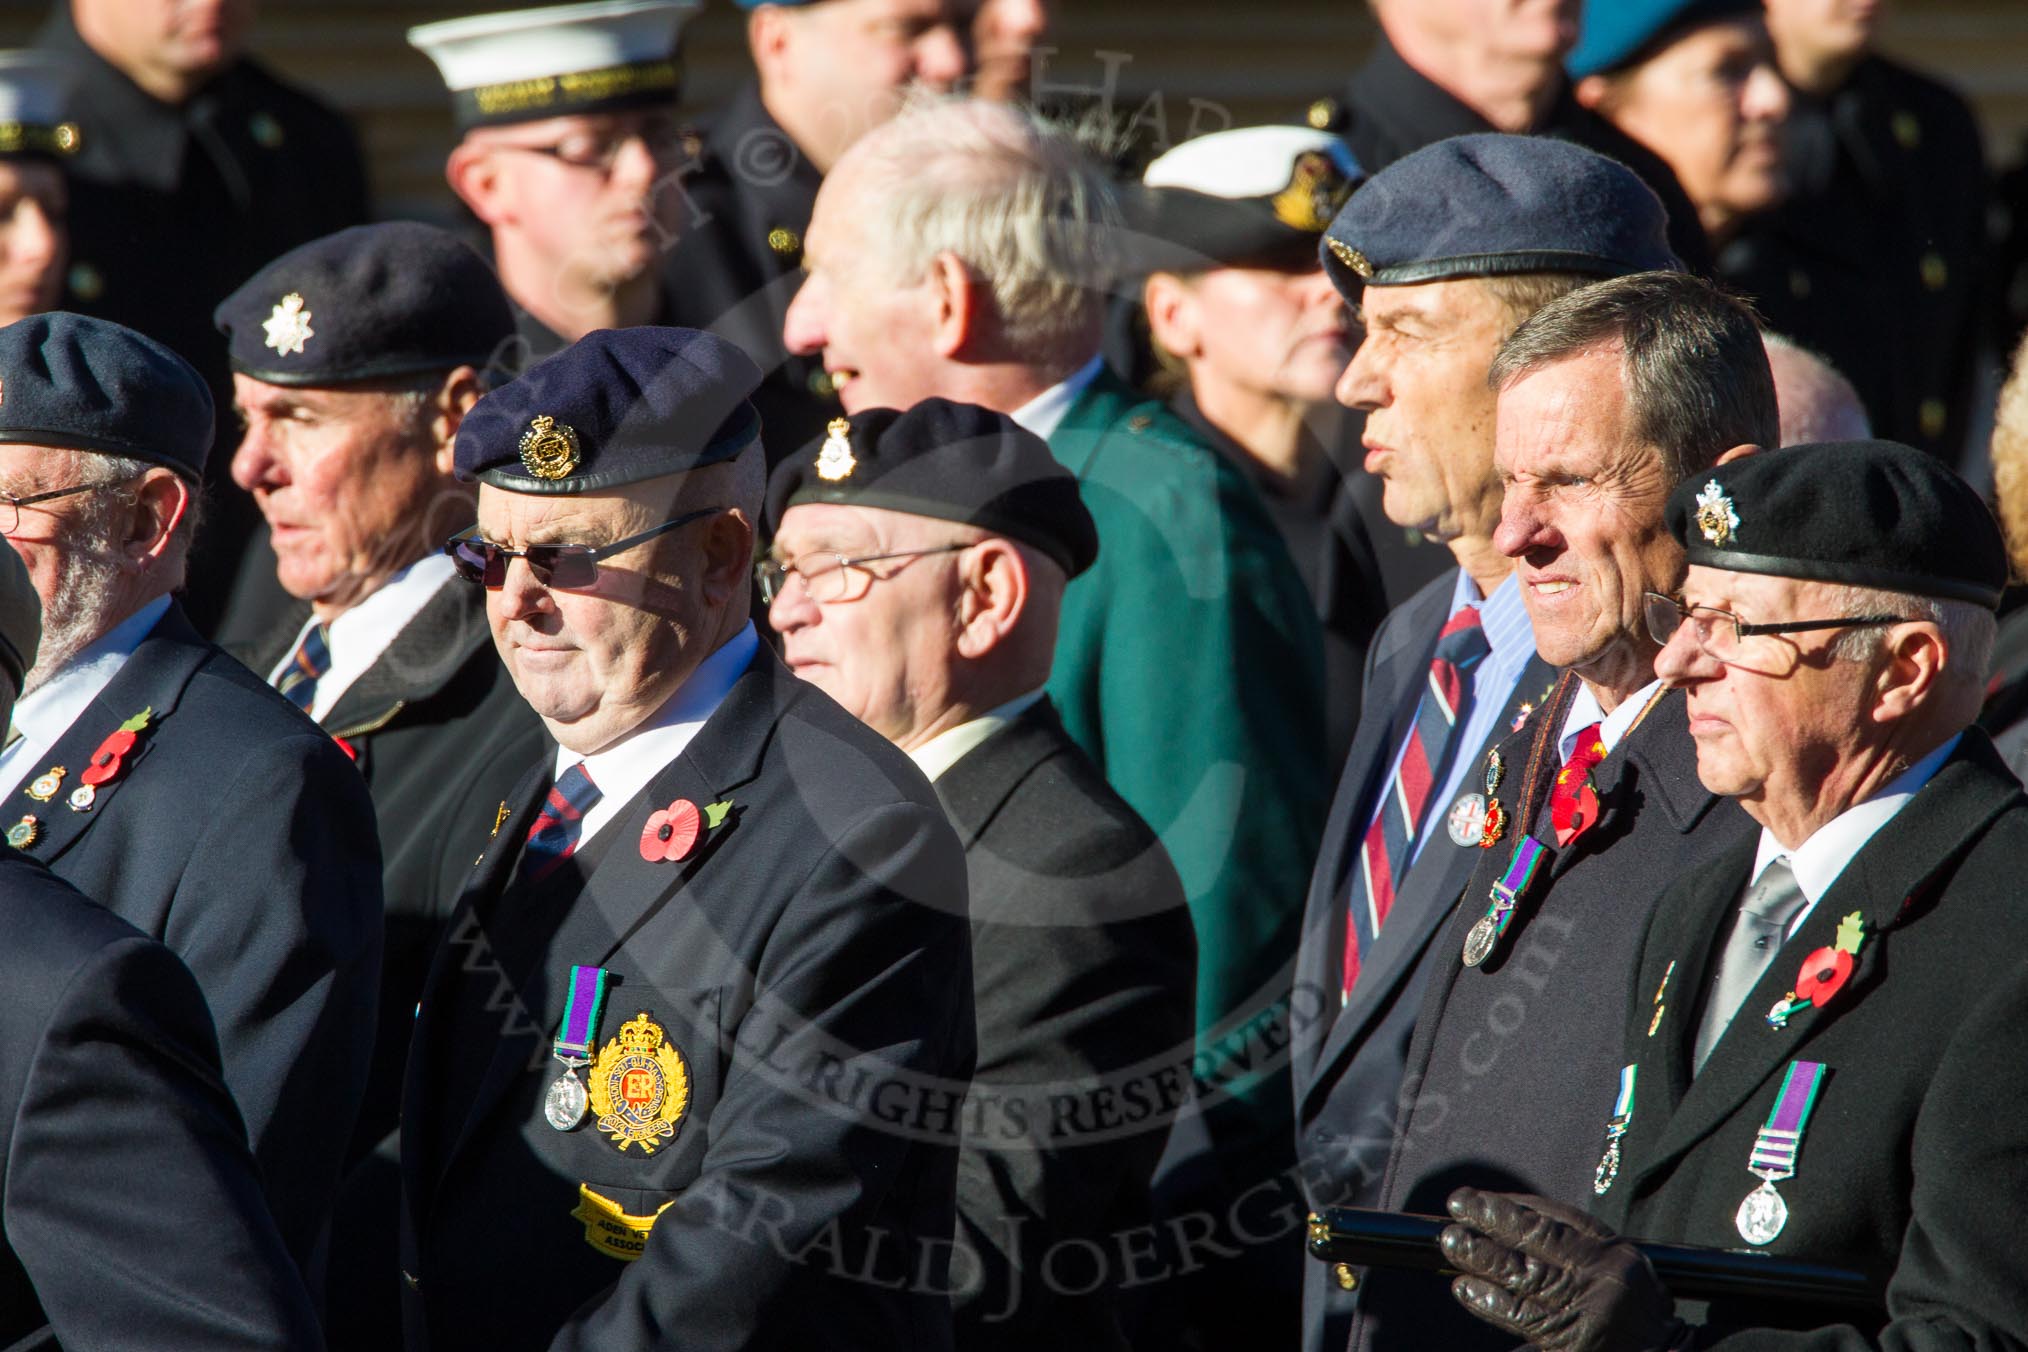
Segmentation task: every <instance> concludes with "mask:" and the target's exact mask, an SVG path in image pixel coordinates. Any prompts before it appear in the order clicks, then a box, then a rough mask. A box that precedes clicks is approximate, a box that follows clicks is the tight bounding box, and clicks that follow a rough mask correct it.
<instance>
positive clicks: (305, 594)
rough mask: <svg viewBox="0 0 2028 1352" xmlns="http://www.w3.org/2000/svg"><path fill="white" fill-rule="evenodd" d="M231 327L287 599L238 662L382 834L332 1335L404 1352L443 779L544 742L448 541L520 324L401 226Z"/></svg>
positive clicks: (466, 497) (335, 1266) (260, 280)
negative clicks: (330, 748) (466, 460)
mask: <svg viewBox="0 0 2028 1352" xmlns="http://www.w3.org/2000/svg"><path fill="white" fill-rule="evenodd" d="M216 319H217V323H218V327H219V329H220V331H221V332H222V333H223V334H224V335H225V339H226V347H227V351H228V355H229V357H230V360H231V362H232V368H233V377H232V379H233V396H234V398H233V402H234V405H235V411H236V412H237V413H238V415H239V422H240V426H241V429H242V430H241V434H240V442H239V447H238V449H237V451H236V452H235V453H234V455H233V467H232V473H233V479H234V481H235V482H236V483H238V484H239V485H240V486H241V487H242V488H244V489H246V490H247V491H248V492H249V493H251V494H252V495H253V499H254V502H255V504H256V505H258V506H259V507H260V509H261V514H262V515H263V516H264V517H266V518H267V523H268V535H269V538H270V540H271V542H272V549H271V550H267V551H262V553H263V556H264V559H263V561H264V562H265V563H266V565H267V566H268V568H269V569H271V570H272V573H271V576H272V578H273V579H274V580H275V581H276V582H277V583H278V585H279V590H280V591H281V592H282V593H283V594H284V596H285V597H286V600H287V605H286V607H284V608H282V609H281V610H280V612H279V613H278V614H275V615H273V616H270V617H268V619H267V622H266V624H265V625H263V626H259V627H254V622H255V621H256V620H257V618H258V617H257V616H255V615H252V614H247V615H244V616H238V615H236V616H234V617H233V618H234V619H236V620H241V621H243V622H244V623H246V624H247V626H248V627H249V628H253V632H252V633H251V634H250V635H249V636H248V638H247V640H246V641H245V642H243V643H242V644H241V645H239V646H238V648H237V650H236V651H237V652H238V653H239V654H240V655H243V656H244V657H245V658H246V660H247V663H248V665H249V666H251V667H252V668H253V669H254V671H255V672H257V673H259V674H261V675H263V676H265V677H266V678H267V680H268V683H269V684H270V685H273V686H274V687H275V688H276V689H278V690H280V691H281V692H282V693H283V694H284V695H285V696H287V697H288V699H289V701H290V702H291V703H293V704H295V705H296V706H297V707H298V708H300V709H302V710H303V711H304V712H305V713H307V714H309V715H310V716H311V717H312V718H314V719H315V720H316V721H317V723H318V725H319V726H321V727H323V728H324V729H325V730H326V731H327V732H329V733H330V734H331V735H332V736H333V737H335V738H337V739H338V740H339V741H340V743H341V744H343V745H344V746H345V747H347V748H348V749H349V750H350V751H351V753H352V756H353V760H354V763H355V764H357V765H358V767H359V772H360V774H361V775H362V776H363V777H364V778H365V780H366V786H367V788H368V790H369V791H370V792H371V793H372V795H373V805H374V810H375V812H376V814H377V815H378V817H379V823H380V853H381V879H382V890H383V892H384V894H385V901H386V914H385V917H384V921H383V923H384V925H385V930H386V944H385V951H384V954H383V957H382V961H381V975H380V1019H379V1034H378V1041H377V1043H376V1045H375V1048H374V1055H373V1073H372V1077H371V1079H370V1080H369V1082H368V1085H367V1094H366V1102H365V1104H364V1105H362V1107H361V1109H360V1114H359V1122H358V1125H357V1126H356V1128H355V1129H354V1133H353V1143H352V1150H351V1153H350V1157H349V1158H348V1160H347V1166H348V1174H347V1179H346V1183H345V1187H344V1191H343V1193H342V1197H343V1199H344V1200H343V1201H342V1203H341V1207H340V1211H339V1213H338V1216H337V1218H336V1221H335V1229H334V1240H335V1242H334V1244H333V1246H332V1271H331V1294H332V1300H331V1302H330V1310H331V1321H332V1322H331V1333H332V1338H333V1341H335V1342H345V1343H356V1344H358V1345H362V1346H367V1345H375V1344H386V1343H389V1342H392V1341H395V1340H398V1339H399V1337H400V1333H399V1327H400V1310H399V1304H398V1296H399V1290H400V1280H399V1268H398V1266H397V1264H396V1261H395V1253H394V1238H395V1231H396V1215H397V1211H398V1208H399V1197H400V1185H399V1181H398V1180H399V1170H398V1164H399V1158H400V1156H399V1151H398V1147H397V1145H396V1142H395V1124H396V1118H397V1117H398V1116H399V1111H400V1106H401V1068H402V1063H403V1061H404V1059H405V1058H406V1056H407V1052H408V1032H409V1023H410V1019H411V1016H412V1013H413V1011H414V1009H415V1002H416V997H417V996H418V995H420V994H421V993H422V983H423V977H424V975H425V974H426V973H427V972H428V971H429V963H430V955H431V954H432V953H434V952H435V951H436V945H437V940H438V938H439V937H440V936H441V934H442V931H443V922H444V920H445V918H446V917H447V916H448V915H449V912H450V906H451V904H452V903H453V902H454V901H455V900H456V898H457V895H458V892H459V890H460V889H461V887H462V885H463V882H464V874H465V871H466V870H467V869H469V868H470V867H471V862H472V852H473V851H474V850H475V849H476V848H477V841H476V840H475V839H470V838H468V834H469V833H467V834H465V835H461V834H460V832H459V831H458V829H457V827H458V825H459V824H460V822H459V820H458V819H457V818H455V817H454V816H453V815H452V814H453V809H454V805H455V802H456V797H455V795H453V794H449V793H446V791H445V787H446V785H456V786H459V788H460V789H461V790H462V789H464V788H466V787H468V786H478V785H489V786H490V787H491V788H492V791H493V792H494V794H495V795H496V796H497V795H498V794H501V793H504V792H506V791H507V789H508V788H509V787H511V786H512V785H513V783H514V781H515V780H516V779H517V778H519V777H520V776H521V774H522V772H523V771H525V770H526V769H527V768H528V766H530V765H531V764H533V763H534V762H535V760H536V759H537V757H539V756H540V755H541V754H542V750H543V746H544V740H543V734H542V725H541V724H540V723H539V722H537V720H536V718H535V715H534V714H533V713H531V712H530V711H529V708H528V705H527V703H526V702H525V701H524V700H523V699H522V698H521V696H520V695H519V693H517V692H516V691H515V689H514V683H513V682H512V681H510V680H509V679H508V678H507V674H506V672H504V671H503V670H501V667H500V661H499V658H498V657H496V656H495V655H494V652H493V642H492V636H491V634H490V633H489V632H488V630H487V626H486V603H485V599H484V597H483V596H482V595H481V594H480V593H479V592H478V591H477V590H476V589H474V588H472V587H470V586H467V585H466V584H465V583H464V582H463V581H461V580H460V579H458V578H457V577H456V576H455V575H454V565H453V564H452V562H451V560H450V559H448V558H446V557H444V554H443V552H442V549H441V546H442V544H443V540H444V537H445V536H446V535H448V534H450V533H451V532H452V531H453V530H457V529H461V528H462V527H464V526H467V525H469V524H470V523H471V520H472V510H473V508H472V499H473V490H472V488H471V486H470V485H469V484H461V483H459V482H458V481H457V480H456V479H455V478H454V477H453V475H452V473H451V455H452V450H451V447H452V440H453V438H454V437H455V436H456V435H457V430H458V426H459V424H460V423H461V422H462V421H463V420H464V416H465V414H466V413H468V412H469V411H470V410H471V408H472V405H473V404H474V403H476V402H477V401H478V399H479V397H480V396H481V395H482V394H484V393H485V389H486V372H487V370H488V367H489V365H490V363H491V361H492V358H493V356H494V354H495V353H496V351H497V350H498V348H499V346H500V344H502V343H503V342H506V341H508V340H510V339H511V338H512V336H513V333H514V317H513V313H512V311H511V310H510V309H509V307H508V304H507V299H506V297H505V296H504V295H502V294H501V291H500V284H499V282H498V281H497V280H495V278H494V276H493V270H492V269H491V268H489V267H487V266H486V263H485V260H483V259H482V258H480V257H479V256H478V255H477V254H475V253H474V252H473V251H472V250H471V249H470V248H469V247H467V246H466V245H465V244H464V243H462V242H461V241H459V240H458V239H457V237H456V236H454V235H451V234H450V233H448V232H446V231H443V230H439V229H437V228H436V227H434V226H428V225H421V224H417V223H414V222H390V223H387V224H383V225H363V226H358V227H355V228H354V229H351V230H343V231H340V232H338V233H337V234H335V235H330V236H327V237H326V238H324V239H320V240H315V241H313V242H311V243H309V244H305V245H303V246H302V247H301V248H299V249H295V250H292V251H290V252H289V253H287V254H284V255H283V256H282V257H280V258H278V259H276V260H275V261H274V262H272V263H270V264H269V265H268V266H267V267H265V268H263V269H261V270H260V271H259V272H258V273H256V274H254V276H253V277H251V278H250V279H248V281H247V282H246V284H245V285H244V286H242V287H240V288H239V290H237V291H235V292H234V293H233V294H232V295H231V296H229V297H228V298H227V299H226V301H225V303H224V304H222V305H221V306H219V308H218V312H217V315H216ZM248 595H249V593H248V592H247V591H246V590H242V592H241V593H240V599H241V600H242V601H243V600H245V599H246V598H247V597H248ZM369 1314H370V1315H372V1316H373V1317H375V1318H376V1319H377V1320H378V1323H377V1324H376V1325H374V1326H373V1327H374V1329H375V1333H373V1334H371V1335H369V1333H368V1332H367V1331H366V1330H365V1328H363V1327H362V1323H361V1321H363V1320H365V1319H366V1318H367V1317H368V1316H369Z"/></svg>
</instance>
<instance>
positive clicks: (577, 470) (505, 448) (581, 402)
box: [456, 326, 761, 493]
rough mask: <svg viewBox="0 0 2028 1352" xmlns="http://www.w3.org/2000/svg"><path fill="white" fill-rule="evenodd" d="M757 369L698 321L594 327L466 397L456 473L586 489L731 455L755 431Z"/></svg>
mask: <svg viewBox="0 0 2028 1352" xmlns="http://www.w3.org/2000/svg"><path fill="white" fill-rule="evenodd" d="M760 382H761V373H760V368H759V367H757V366H755V365H754V364H753V360H752V359H751V358H749V357H748V356H747V355H746V354H745V353H744V352H742V351H740V350H739V349H738V348H737V347H735V346H733V345H732V344H731V343H729V342H727V341H726V340H725V339H723V338H720V337H718V336H717V335H715V334H710V333H702V332H699V331H698V330H696V329H677V328H658V327H653V326H643V327H640V328H631V329H599V330H597V331H596V332H593V333H588V334H586V335H585V336H584V337H583V338H580V339H579V340H578V341H577V342H575V343H572V344H571V345H570V346H569V347H567V348H565V349H564V350H563V351H561V352H559V353H557V354H556V355H555V356H552V357H546V358H544V359H543V360H542V361H539V362H537V363H536V364H535V365H533V366H531V367H529V368H528V369H527V370H526V371H524V372H522V373H521V374H520V375H519V376H517V377H516V378H515V379H513V380H510V381H508V382H507V383H506V384H505V385H502V386H501V387H500V388H499V389H497V390H494V391H493V392H492V393H491V394H488V395H486V396H485V397H484V398H482V399H481V400H479V402H478V403H476V404H474V405H473V406H472V411H471V412H470V413H468V414H466V415H465V420H464V422H463V423H461V424H459V427H458V439H457V447H456V457H457V473H458V477H459V478H460V479H467V480H470V479H477V480H478V481H479V482H481V483H487V484H491V485H493V486H494V487H495V488H505V489H508V490H510V491H512V492H516V493H594V492H599V491H601V490H604V489H608V488H619V487H621V486H623V485H626V484H631V483H638V482H639V481H640V480H642V479H653V478H656V477H658V476H660V475H664V474H683V473H686V472H688V471H690V470H694V469H702V468H704V467H705V466H706V465H716V464H719V463H720V462H722V461H726V460H730V459H732V458H733V457H734V456H736V455H738V454H739V453H740V452H741V451H743V450H745V449H746V448H747V447H749V446H752V445H755V444H757V443H758V442H759V441H760V430H761V428H760V415H759V414H758V413H756V412H754V408H753V405H752V404H751V403H749V402H747V397H748V396H749V395H751V394H752V393H753V392H754V389H755V387H757V386H758V385H759V384H760Z"/></svg>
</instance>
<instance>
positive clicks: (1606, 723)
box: [1556, 676, 1662, 765]
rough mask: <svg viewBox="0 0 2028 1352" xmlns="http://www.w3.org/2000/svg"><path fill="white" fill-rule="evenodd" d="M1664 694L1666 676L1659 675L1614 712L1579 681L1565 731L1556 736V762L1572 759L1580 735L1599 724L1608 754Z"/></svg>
mask: <svg viewBox="0 0 2028 1352" xmlns="http://www.w3.org/2000/svg"><path fill="white" fill-rule="evenodd" d="M1661 693H1662V679H1661V677H1659V676H1658V677H1656V678H1655V679H1654V680H1652V681H1649V682H1648V683H1647V684H1646V685H1644V686H1642V687H1641V688H1640V689H1639V690H1636V691H1635V692H1634V693H1633V694H1631V695H1629V696H1627V697H1626V698H1625V699H1623V700H1621V701H1620V702H1619V703H1618V704H1617V705H1615V706H1614V708H1613V711H1612V712H1611V713H1607V712H1606V711H1605V710H1604V709H1603V708H1601V707H1600V705H1599V702H1598V696H1597V695H1594V694H1592V693H1591V687H1590V686H1588V685H1586V684H1585V683H1584V682H1582V681H1579V682H1578V683H1577V698H1576V699H1573V700H1572V701H1571V702H1570V712H1569V713H1567V714H1565V715H1564V716H1563V731H1562V733H1560V734H1559V735H1558V737H1557V739H1556V762H1557V764H1559V765H1561V764H1563V763H1564V762H1566V761H1568V760H1569V759H1570V753H1571V752H1573V751H1575V750H1577V734H1579V733H1580V732H1583V731H1584V730H1585V729H1586V728H1588V727H1590V726H1591V725H1592V724H1594V723H1596V724H1598V739H1599V740H1600V741H1601V742H1604V743H1605V749H1606V755H1608V756H1610V755H1612V754H1613V749H1614V748H1615V747H1617V746H1618V745H1619V744H1620V740H1621V739H1622V738H1624V737H1625V736H1626V735H1627V734H1628V733H1630V732H1632V731H1633V730H1634V725H1635V724H1636V723H1639V722H1640V721H1641V715H1643V714H1645V713H1647V712H1648V706H1649V705H1651V704H1653V703H1654V702H1655V699H1656V697H1657V696H1658V695H1660V694H1661Z"/></svg>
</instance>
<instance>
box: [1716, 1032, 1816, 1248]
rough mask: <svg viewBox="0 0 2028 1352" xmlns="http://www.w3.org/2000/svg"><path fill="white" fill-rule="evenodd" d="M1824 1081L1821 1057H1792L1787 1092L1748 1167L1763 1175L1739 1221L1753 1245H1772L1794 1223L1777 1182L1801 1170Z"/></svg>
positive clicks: (1756, 1140) (1755, 1142) (1762, 1131)
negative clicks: (1798, 1166) (1813, 1111)
mask: <svg viewBox="0 0 2028 1352" xmlns="http://www.w3.org/2000/svg"><path fill="white" fill-rule="evenodd" d="M1823 1086H1824V1064H1823V1062H1821V1061H1791V1062H1789V1069H1788V1073H1787V1074H1786V1075H1784V1076H1782V1087H1781V1092H1780V1093H1779V1094H1777V1095H1776V1096H1775V1105H1774V1111H1773V1112H1771V1113H1769V1114H1768V1115H1767V1125H1766V1126H1764V1127H1762V1128H1761V1129H1760V1132H1759V1134H1758V1135H1756V1136H1755V1137H1754V1138H1753V1154H1752V1156H1751V1157H1750V1158H1749V1160H1748V1162H1747V1166H1746V1167H1747V1172H1749V1173H1752V1174H1755V1175H1758V1176H1759V1178H1760V1186H1759V1187H1757V1188H1755V1189H1754V1190H1753V1191H1752V1192H1750V1193H1748V1194H1747V1195H1746V1200H1745V1201H1743V1202H1741V1203H1740V1204H1739V1215H1738V1216H1737V1217H1736V1218H1735V1223H1736V1224H1737V1225H1738V1226H1739V1237H1740V1238H1741V1239H1743V1240H1745V1241H1746V1242H1747V1243H1749V1244H1771V1243H1773V1242H1774V1238H1775V1236H1776V1235H1779V1234H1780V1233H1781V1232H1782V1227H1783V1226H1785V1225H1787V1224H1788V1223H1789V1205H1788V1203H1787V1202H1784V1201H1783V1200H1782V1195H1781V1194H1780V1193H1778V1192H1776V1191H1775V1184H1777V1183H1779V1182H1781V1181H1782V1180H1783V1179H1785V1178H1793V1177H1795V1173H1796V1156H1797V1154H1798V1153H1800V1152H1801V1150H1802V1148H1803V1132H1804V1131H1805V1130H1806V1129H1807V1128H1808V1127H1809V1124H1810V1110H1811V1109H1813V1108H1815V1107H1816V1106H1817V1091H1818V1090H1820V1089H1822V1088H1823Z"/></svg>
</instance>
